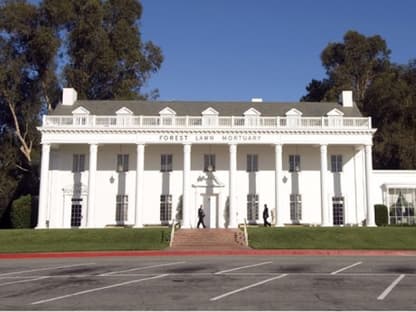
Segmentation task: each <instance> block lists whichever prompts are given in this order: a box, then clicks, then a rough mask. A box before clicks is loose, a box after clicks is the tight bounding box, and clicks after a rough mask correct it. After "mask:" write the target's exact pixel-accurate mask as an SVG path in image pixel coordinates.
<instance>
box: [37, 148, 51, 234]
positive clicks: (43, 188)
mask: <svg viewBox="0 0 416 312" xmlns="http://www.w3.org/2000/svg"><path fill="white" fill-rule="evenodd" d="M50 150H51V146H50V144H42V163H41V171H40V187H39V211H38V224H37V226H36V228H37V229H44V228H47V225H46V221H47V220H46V213H47V211H48V193H49V192H48V185H49V181H48V180H49V179H48V178H49V158H50Z"/></svg>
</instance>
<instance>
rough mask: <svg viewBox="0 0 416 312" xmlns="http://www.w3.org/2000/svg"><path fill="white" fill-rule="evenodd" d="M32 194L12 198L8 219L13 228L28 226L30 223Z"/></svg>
mask: <svg viewBox="0 0 416 312" xmlns="http://www.w3.org/2000/svg"><path fill="white" fill-rule="evenodd" d="M31 212H32V196H30V195H25V196H21V197H19V198H18V199H16V200H14V201H13V203H12V208H11V210H10V221H11V224H12V227H13V228H15V229H24V228H30V227H31V225H32V213H31Z"/></svg>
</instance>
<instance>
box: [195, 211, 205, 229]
mask: <svg viewBox="0 0 416 312" xmlns="http://www.w3.org/2000/svg"><path fill="white" fill-rule="evenodd" d="M204 217H205V212H204V209H203V208H202V205H201V206H199V209H198V224H197V225H196V227H197V228H198V229H199V225H200V224H202V226H203V228H204V229H205V223H204Z"/></svg>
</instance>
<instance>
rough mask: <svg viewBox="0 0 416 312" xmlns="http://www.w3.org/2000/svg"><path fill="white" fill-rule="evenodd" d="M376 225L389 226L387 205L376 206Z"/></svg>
mask: <svg viewBox="0 0 416 312" xmlns="http://www.w3.org/2000/svg"><path fill="white" fill-rule="evenodd" d="M374 209H375V217H376V224H377V225H378V226H386V225H387V224H389V219H388V218H389V217H388V213H387V210H388V209H387V206H385V205H374Z"/></svg>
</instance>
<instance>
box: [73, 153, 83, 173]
mask: <svg viewBox="0 0 416 312" xmlns="http://www.w3.org/2000/svg"><path fill="white" fill-rule="evenodd" d="M84 170H85V155H84V154H74V155H73V157H72V172H82V171H84Z"/></svg>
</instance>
